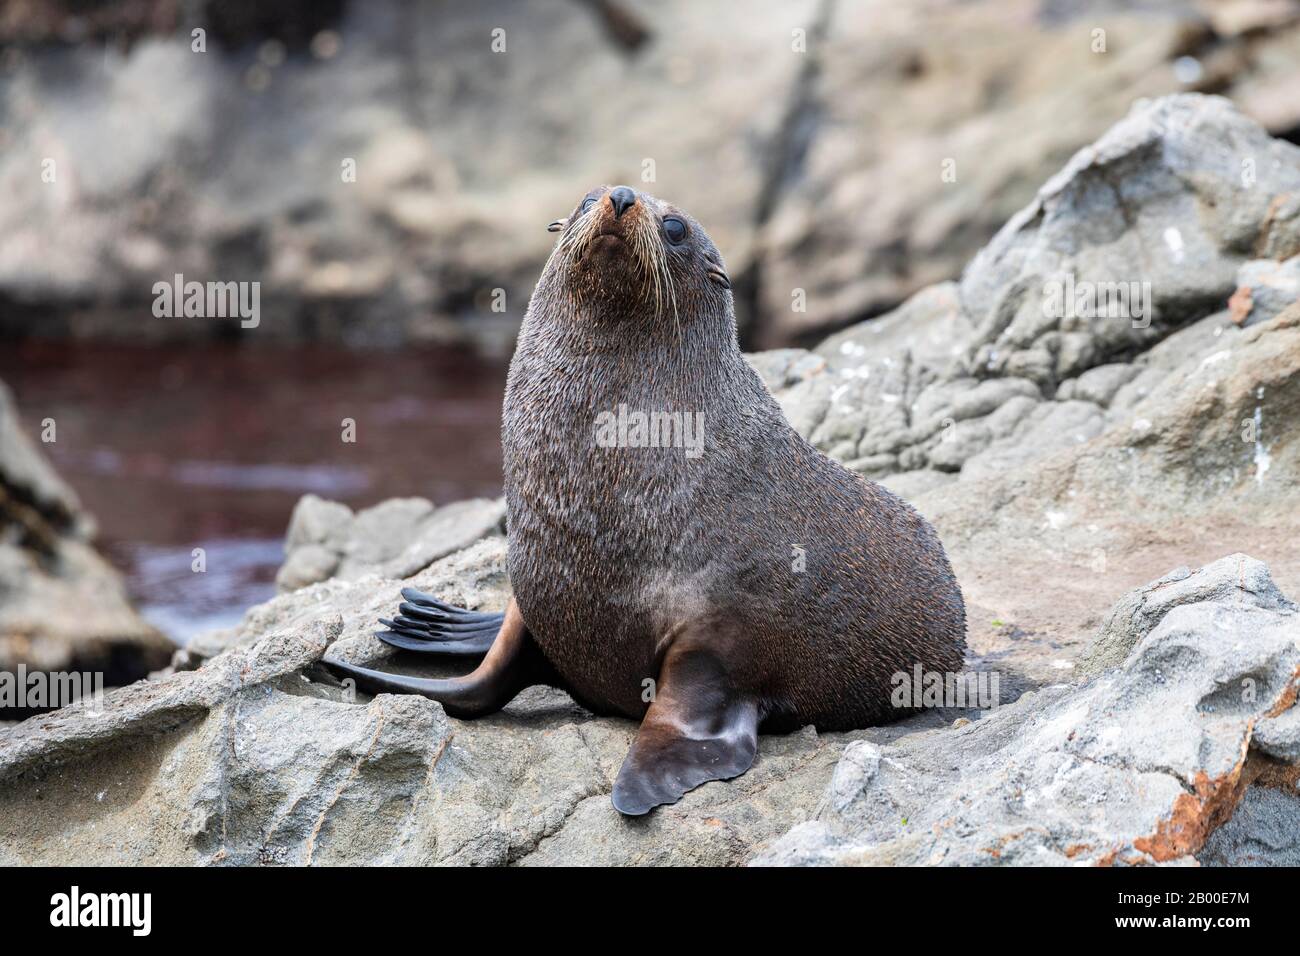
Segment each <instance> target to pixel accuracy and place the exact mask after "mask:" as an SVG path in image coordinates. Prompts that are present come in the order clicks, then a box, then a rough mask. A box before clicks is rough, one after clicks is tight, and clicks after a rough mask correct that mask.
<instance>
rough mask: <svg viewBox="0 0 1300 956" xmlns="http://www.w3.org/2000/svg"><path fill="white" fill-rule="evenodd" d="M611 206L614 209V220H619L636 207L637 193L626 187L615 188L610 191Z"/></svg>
mask: <svg viewBox="0 0 1300 956" xmlns="http://www.w3.org/2000/svg"><path fill="white" fill-rule="evenodd" d="M609 204H610V205H611V206H613V207H614V218H615V219H618V218H619V217H620V216H622V215H623V213H625V212H627V211H628V210H629V209H631V208H632V207H633V206H635V205H636V193H634V192H632V190H630V189H628V188H627V187H626V186H615V187H614V188H613V189H611V190H610V191H609Z"/></svg>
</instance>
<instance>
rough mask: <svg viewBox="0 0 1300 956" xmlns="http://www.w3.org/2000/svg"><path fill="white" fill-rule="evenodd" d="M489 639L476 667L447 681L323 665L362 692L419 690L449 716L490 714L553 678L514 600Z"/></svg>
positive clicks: (333, 662) (352, 666)
mask: <svg viewBox="0 0 1300 956" xmlns="http://www.w3.org/2000/svg"><path fill="white" fill-rule="evenodd" d="M390 643H391V642H390ZM488 643H489V645H490V646H489V647H488V649H487V656H486V657H484V658H483V661H482V663H480V664H479V666H478V667H477V668H475V669H474V670H473V671H472V672H471V673H469V674H466V675H465V676H464V677H453V678H450V679H447V680H438V679H433V678H427V677H407V676H406V675H405V674H387V673H385V672H383V671H377V670H372V669H371V668H369V667H360V666H358V665H356V664H350V663H347V662H345V661H336V660H330V659H329V658H325V659H324V660H323V661H322V663H323V664H324V665H325V666H326V667H328V668H329V669H330V670H331V671H333V672H334V673H335V674H338V675H341V676H344V677H350V678H352V679H353V680H355V681H356V683H357V687H359V688H361V689H362V690H364V691H367V692H369V693H372V694H383V693H393V694H422V695H423V696H425V697H428V698H430V699H431V700H436V701H438V702H439V703H441V704H442V705H443V707H444V708H445V709H446V711H447V713H449V714H451V715H452V716H453V717H478V716H481V715H483V714H491V713H495V712H496V711H498V710H500V709H501V708H502V707H504V706H505V705H506V704H508V703H510V701H511V699H512V698H513V697H514V696H515V694H517V693H519V692H520V691H521V690H523V689H524V688H525V687H529V686H531V685H533V684H544V683H553V682H554V681H555V677H554V674H553V671H552V670H551V668H550V665H549V664H548V663H547V661H546V658H545V657H544V656H543V655H542V652H541V650H540V649H539V648H538V647H537V644H536V642H535V641H534V640H533V638H532V635H531V634H529V633H528V628H527V627H525V626H524V619H523V616H522V615H521V614H520V613H519V607H518V605H516V604H515V602H514V601H513V600H512V601H511V602H510V606H509V607H507V608H506V612H505V614H504V615H503V618H502V621H501V626H500V628H499V629H498V630H497V632H496V634H495V635H493V639H492V640H491V641H489V642H488Z"/></svg>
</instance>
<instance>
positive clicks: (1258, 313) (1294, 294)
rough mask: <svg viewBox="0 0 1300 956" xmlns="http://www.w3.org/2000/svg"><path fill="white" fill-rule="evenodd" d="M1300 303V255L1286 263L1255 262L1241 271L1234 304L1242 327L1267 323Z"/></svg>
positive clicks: (1234, 317) (1257, 260)
mask: <svg viewBox="0 0 1300 956" xmlns="http://www.w3.org/2000/svg"><path fill="white" fill-rule="evenodd" d="M1296 302H1300V256H1292V257H1291V258H1290V259H1288V260H1286V261H1285V262H1275V261H1273V260H1272V259H1252V260H1251V261H1250V262H1247V263H1245V264H1244V265H1243V266H1242V267H1241V268H1240V269H1239V270H1237V291H1236V292H1234V293H1233V294H1232V299H1231V303H1230V304H1231V306H1232V316H1233V319H1234V320H1235V321H1236V322H1237V323H1238V324H1239V325H1254V324H1255V323H1257V322H1267V321H1268V320H1269V319H1271V318H1273V316H1275V315H1277V314H1278V313H1279V312H1281V311H1282V310H1283V309H1285V308H1287V306H1290V305H1293V304H1295V303H1296Z"/></svg>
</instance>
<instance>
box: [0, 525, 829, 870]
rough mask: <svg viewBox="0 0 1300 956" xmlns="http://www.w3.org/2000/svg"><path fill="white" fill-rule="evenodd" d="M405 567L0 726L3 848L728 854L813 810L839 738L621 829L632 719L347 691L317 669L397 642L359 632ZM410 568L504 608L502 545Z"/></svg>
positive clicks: (596, 860) (439, 856)
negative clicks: (148, 676)
mask: <svg viewBox="0 0 1300 956" xmlns="http://www.w3.org/2000/svg"><path fill="white" fill-rule="evenodd" d="M402 583H403V582H399V581H393V580H386V579H381V578H376V577H373V576H372V577H368V578H365V579H362V580H360V581H356V582H346V581H341V580H338V579H334V580H330V581H326V582H324V583H321V584H316V585H313V586H311V587H307V588H303V589H301V590H298V591H295V592H293V593H290V594H284V595H281V596H279V597H277V598H275V599H274V600H272V601H270V602H269V603H268V604H266V605H263V606H262V607H261V608H259V609H257V610H256V611H255V612H254V613H252V614H250V616H249V617H248V618H247V619H246V620H245V622H244V624H243V625H242V628H243V633H242V634H241V635H240V637H239V639H238V640H236V641H234V642H232V643H231V645H230V646H229V647H228V648H227V649H225V650H224V651H222V652H221V653H219V654H218V655H217V656H215V657H213V658H212V659H210V660H207V661H205V662H203V664H202V666H200V667H199V668H198V669H197V670H191V671H185V672H180V673H175V674H172V675H171V676H168V677H166V678H163V679H161V680H157V681H150V682H147V683H140V684H136V685H133V686H131V687H128V688H124V689H122V690H120V691H114V692H111V693H109V694H107V695H106V697H105V701H104V709H103V712H102V713H100V714H98V715H95V714H90V713H86V712H85V711H84V710H82V709H81V708H74V709H70V710H65V711H61V712H59V713H57V714H53V715H49V716H47V717H43V718H38V719H34V720H30V721H28V722H26V723H24V724H21V725H18V726H16V727H13V728H9V729H6V730H3V731H0V861H3V862H4V863H7V864H18V863H21V862H33V861H36V860H43V861H47V862H55V861H73V860H81V861H82V862H85V861H87V860H93V861H99V862H115V863H135V864H149V863H168V864H173V865H175V864H204V863H206V864H264V865H285V864H292V865H307V864H314V865H336V864H337V865H344V864H381V863H388V864H462V865H463V864H506V863H517V864H524V865H540V864H550V863H558V864H568V865H575V864H605V865H608V864H627V863H640V864H686V863H691V864H704V865H722V864H736V863H741V862H744V860H745V859H747V857H748V855H749V854H750V853H751V852H752V850H753V849H754V848H756V847H761V846H764V845H766V843H767V842H769V841H771V840H772V839H774V838H775V837H776V836H777V835H778V834H779V833H781V832H782V831H783V830H785V829H787V828H788V827H790V826H793V825H794V824H796V823H797V822H799V821H800V820H802V819H805V818H807V817H808V816H810V815H811V814H812V813H813V811H814V810H815V808H816V804H817V802H818V801H819V799H820V792H821V788H822V786H823V785H824V782H825V780H826V778H827V777H828V776H829V774H830V771H831V767H832V765H833V764H834V762H835V760H836V758H837V757H838V754H839V752H840V750H841V749H842V748H843V746H844V743H845V741H846V739H847V738H846V736H845V735H841V734H837V735H824V736H819V735H817V734H815V733H813V732H812V731H811V729H809V730H806V731H803V732H800V733H796V734H791V735H788V736H784V737H767V738H765V739H764V743H763V752H762V755H761V756H760V758H759V760H758V763H757V764H756V765H755V767H754V768H753V769H752V770H751V771H750V772H749V773H748V774H746V775H745V776H744V777H743V778H741V779H740V780H739V781H736V782H735V783H733V784H720V785H717V786H713V785H710V786H706V787H702V788H700V789H698V790H696V791H694V792H693V793H691V794H689V795H688V796H687V797H686V798H685V799H684V800H683V801H682V802H681V803H680V804H678V805H677V806H674V807H671V808H665V809H666V810H667V812H664V813H658V814H656V815H655V816H654V817H652V818H650V819H649V820H647V821H645V823H644V825H640V826H632V825H629V824H628V822H627V821H626V820H625V819H623V818H622V817H620V816H619V815H618V813H617V812H616V811H615V810H614V809H613V807H612V806H611V805H610V802H609V792H610V789H611V788H612V786H613V780H614V776H615V774H616V773H617V771H618V768H619V766H620V764H621V763H622V760H623V757H624V756H625V754H626V752H627V748H628V746H629V745H630V742H631V739H632V735H633V733H634V731H635V724H633V723H632V722H631V721H625V720H617V719H596V718H593V717H592V716H591V715H589V714H587V713H586V712H585V711H583V710H582V709H581V708H579V707H577V706H576V705H575V704H574V703H573V701H572V700H570V699H569V698H568V697H567V695H565V694H563V693H560V692H558V691H553V690H548V689H544V688H532V689H530V690H528V691H525V692H524V693H523V694H522V695H520V697H518V698H517V699H516V700H515V701H514V702H513V703H512V704H510V705H509V706H508V707H507V708H506V709H505V710H504V711H503V712H502V713H500V714H497V715H495V716H492V717H488V718H484V719H480V720H477V721H468V722H462V721H457V720H454V719H450V718H448V717H447V716H446V715H445V713H444V712H443V710H442V707H441V706H440V705H438V704H435V703H433V702H432V701H428V700H425V699H424V698H421V697H415V696H393V695H381V696H379V697H376V698H373V699H370V698H364V699H360V700H358V699H357V698H356V697H355V695H353V694H351V693H350V691H349V690H348V688H346V687H343V686H340V685H339V684H338V683H337V682H336V681H334V680H333V679H332V678H330V677H329V675H328V674H327V673H326V672H325V671H323V670H322V669H319V668H317V667H315V666H313V664H314V662H315V661H318V660H319V659H320V657H321V656H322V654H324V653H326V652H327V650H328V653H330V654H340V655H344V656H357V657H358V658H359V659H364V660H369V659H373V658H374V657H375V655H376V654H377V653H380V648H383V650H384V651H391V649H390V648H387V647H386V646H384V645H380V644H379V643H378V642H377V641H375V640H374V639H373V638H372V637H371V636H370V634H369V631H370V630H372V629H373V623H374V616H375V615H376V613H377V612H378V611H379V610H380V609H384V611H385V612H387V611H388V610H391V607H392V605H393V604H394V603H395V602H396V600H397V589H398V588H399V587H400V586H401V584H402ZM411 583H413V584H415V586H417V587H421V588H424V589H428V590H434V591H436V592H437V593H440V594H442V595H444V596H446V597H447V598H448V599H449V600H455V601H458V602H461V603H464V604H467V605H469V606H471V607H480V606H485V605H491V604H495V606H499V605H500V602H501V601H502V600H504V596H505V592H504V590H503V584H504V549H503V548H502V547H501V539H499V538H491V539H487V540H484V541H481V542H479V543H478V544H476V545H474V546H472V547H471V548H469V549H467V550H466V551H465V552H462V553H460V554H457V555H454V556H452V557H450V558H447V559H444V560H443V561H442V562H439V563H438V564H436V565H435V566H433V567H431V568H429V569H427V570H426V571H424V572H422V573H421V574H420V575H418V576H417V577H416V578H415V579H414V581H413V582H411ZM407 663H408V664H409V662H407ZM384 666H385V667H390V668H394V669H400V667H401V662H399V661H397V660H395V659H390V660H388V661H386V662H385V664H384ZM417 667H419V668H420V669H422V670H425V671H427V670H428V665H427V664H426V663H425V662H417Z"/></svg>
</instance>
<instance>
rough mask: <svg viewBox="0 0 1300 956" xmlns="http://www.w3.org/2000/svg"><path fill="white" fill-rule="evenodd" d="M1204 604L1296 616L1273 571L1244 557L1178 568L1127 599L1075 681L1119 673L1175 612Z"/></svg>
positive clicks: (1112, 615)
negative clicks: (1141, 642)
mask: <svg viewBox="0 0 1300 956" xmlns="http://www.w3.org/2000/svg"><path fill="white" fill-rule="evenodd" d="M1202 601H1216V602H1219V603H1223V604H1233V605H1249V606H1251V607H1259V608H1265V609H1268V610H1279V611H1288V612H1294V611H1295V610H1296V607H1295V605H1294V604H1292V603H1291V602H1290V601H1288V600H1287V598H1286V596H1285V595H1283V594H1282V592H1281V591H1280V590H1279V589H1278V587H1277V585H1276V584H1274V583H1273V578H1272V576H1271V575H1270V574H1269V570H1268V566H1267V565H1266V564H1264V563H1263V562H1262V561H1256V560H1254V559H1253V558H1249V557H1247V556H1246V555H1244V554H1230V555H1228V556H1227V557H1226V558H1222V559H1220V560H1218V561H1215V562H1214V563H1213V564H1209V565H1206V566H1205V567H1203V568H1201V569H1199V570H1198V571H1196V572H1195V573H1193V572H1191V571H1189V570H1188V569H1187V568H1177V569H1176V570H1174V571H1171V572H1169V573H1168V574H1167V575H1165V576H1164V577H1163V578H1160V579H1159V580H1158V581H1153V582H1151V583H1150V584H1148V585H1147V586H1146V587H1142V588H1139V589H1137V590H1136V591H1133V592H1131V593H1130V594H1128V595H1126V596H1125V597H1124V598H1123V599H1121V600H1120V602H1119V603H1118V604H1116V605H1115V607H1114V608H1112V609H1111V612H1110V615H1109V616H1108V617H1107V618H1106V621H1105V623H1104V624H1102V626H1101V631H1100V632H1099V633H1098V634H1097V637H1096V639H1095V640H1094V641H1093V642H1092V644H1090V645H1089V646H1088V648H1087V649H1086V650H1085V651H1084V652H1083V653H1082V654H1081V655H1080V656H1079V660H1078V662H1077V663H1076V665H1075V675H1076V676H1077V677H1079V678H1080V679H1086V678H1089V677H1093V676H1095V675H1097V674H1100V673H1102V672H1103V671H1105V670H1108V669H1110V668H1113V667H1118V666H1119V665H1121V664H1123V663H1124V661H1125V659H1126V658H1127V657H1128V655H1129V653H1130V652H1131V651H1132V649H1133V647H1134V646H1135V645H1136V644H1137V642H1138V641H1139V640H1140V639H1141V638H1142V636H1143V635H1145V634H1148V633H1150V632H1151V631H1152V630H1153V629H1154V628H1155V626H1156V625H1157V624H1159V623H1160V622H1161V621H1162V620H1163V619H1164V617H1165V615H1166V614H1168V613H1169V612H1170V611H1171V610H1173V609H1174V608H1176V607H1180V606H1181V605H1184V604H1196V603H1200V602H1202Z"/></svg>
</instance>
